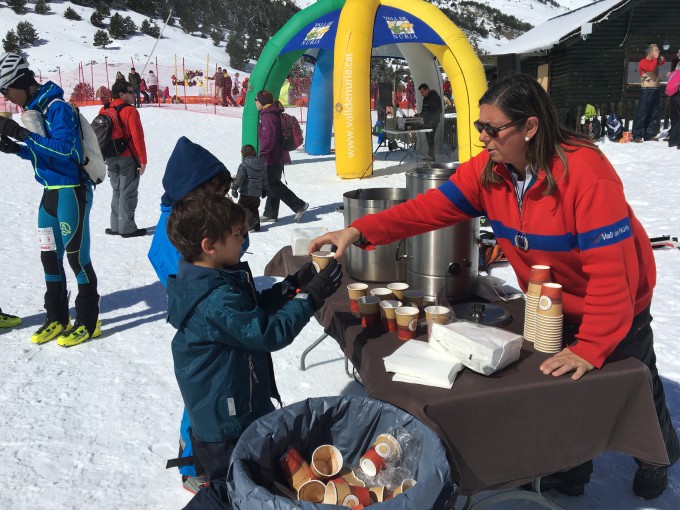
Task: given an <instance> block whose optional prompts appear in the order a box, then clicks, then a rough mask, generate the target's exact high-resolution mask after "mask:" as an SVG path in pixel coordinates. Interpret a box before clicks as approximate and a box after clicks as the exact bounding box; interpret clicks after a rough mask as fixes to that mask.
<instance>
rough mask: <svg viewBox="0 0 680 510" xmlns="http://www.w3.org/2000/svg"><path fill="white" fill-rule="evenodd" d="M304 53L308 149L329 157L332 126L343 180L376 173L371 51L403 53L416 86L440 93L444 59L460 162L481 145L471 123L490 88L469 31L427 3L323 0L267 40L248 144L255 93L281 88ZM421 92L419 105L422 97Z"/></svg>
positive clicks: (245, 133)
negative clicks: (311, 64)
mask: <svg viewBox="0 0 680 510" xmlns="http://www.w3.org/2000/svg"><path fill="white" fill-rule="evenodd" d="M424 20H427V21H424ZM305 53H306V54H308V55H310V56H312V57H314V58H315V59H316V68H315V71H314V76H313V78H312V88H311V91H310V98H309V114H308V119H307V122H308V126H307V140H306V144H305V147H306V150H307V152H308V153H310V154H328V153H329V152H330V138H331V131H332V129H333V123H334V124H335V153H336V171H337V174H338V175H339V176H340V177H343V178H348V179H350V178H358V177H365V176H367V175H370V174H371V173H372V171H373V150H372V138H371V127H372V126H371V110H370V59H371V57H372V56H374V57H379V56H383V57H390V56H400V57H402V58H405V59H406V61H407V63H408V65H409V67H410V69H411V75H412V77H413V80H414V83H415V85H416V87H417V86H418V85H419V84H420V83H428V84H429V85H430V87H431V88H432V89H434V90H441V74H440V72H439V64H441V67H442V68H443V69H444V71H445V72H446V74H447V75H448V77H449V79H450V80H451V87H452V92H453V95H454V98H455V101H456V112H457V117H458V122H457V125H458V147H459V149H458V150H459V153H458V155H459V160H460V161H461V162H462V161H467V160H468V159H469V158H470V157H471V156H474V155H475V154H477V153H478V152H479V151H480V150H481V148H482V147H481V145H480V144H479V143H477V136H476V132H475V131H474V128H473V125H472V123H473V122H474V121H475V120H476V119H477V117H478V114H479V107H478V104H477V101H478V99H479V98H480V97H481V95H482V94H483V93H484V91H485V90H486V77H485V75H484V69H483V68H482V64H481V62H480V60H479V59H478V58H477V56H476V55H475V52H474V50H473V48H472V46H471V45H470V43H469V42H468V40H467V38H466V36H465V34H464V33H463V32H462V31H461V30H460V29H459V28H458V27H456V26H455V25H454V24H453V23H452V22H451V21H450V20H449V19H448V18H447V17H446V16H445V15H444V13H442V12H441V11H440V10H439V9H438V8H437V7H435V6H434V5H432V4H429V3H427V2H425V1H423V0H319V1H318V2H316V3H315V4H312V5H310V6H309V7H307V8H306V9H304V10H302V11H300V12H299V13H297V14H296V15H295V16H293V17H292V18H291V19H290V20H289V21H288V22H287V23H286V24H285V25H284V26H283V28H281V30H279V32H277V33H276V34H275V35H274V36H273V37H272V38H271V39H270V40H269V42H268V43H267V45H266V46H265V48H264V50H263V51H262V54H261V55H260V59H259V60H258V63H257V66H256V67H255V69H254V70H253V72H252V74H251V77H250V84H249V88H248V95H247V97H246V104H245V109H244V112H243V130H242V139H243V143H244V144H246V143H248V144H251V145H254V146H256V147H257V122H258V112H257V109H256V107H255V100H254V97H255V94H256V93H257V92H258V91H259V90H261V89H267V90H270V91H279V90H280V89H281V86H282V84H283V82H284V81H285V79H286V76H287V75H288V73H289V72H290V69H291V66H292V65H293V63H294V62H295V61H296V60H297V59H298V58H299V57H300V56H302V55H303V54H305ZM331 83H332V87H331V86H330V84H331ZM416 97H417V99H418V108H420V105H421V103H422V98H421V97H420V95H419V94H416ZM438 131H439V132H441V131H442V130H441V129H440V130H438Z"/></svg>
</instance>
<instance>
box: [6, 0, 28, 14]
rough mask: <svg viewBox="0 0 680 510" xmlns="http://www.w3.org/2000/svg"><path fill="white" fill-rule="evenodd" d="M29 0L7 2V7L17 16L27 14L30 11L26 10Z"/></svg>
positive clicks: (10, 0)
mask: <svg viewBox="0 0 680 510" xmlns="http://www.w3.org/2000/svg"><path fill="white" fill-rule="evenodd" d="M26 3H27V0H7V7H9V8H10V9H12V10H13V11H14V12H16V13H17V14H26V13H27V12H28V9H26Z"/></svg>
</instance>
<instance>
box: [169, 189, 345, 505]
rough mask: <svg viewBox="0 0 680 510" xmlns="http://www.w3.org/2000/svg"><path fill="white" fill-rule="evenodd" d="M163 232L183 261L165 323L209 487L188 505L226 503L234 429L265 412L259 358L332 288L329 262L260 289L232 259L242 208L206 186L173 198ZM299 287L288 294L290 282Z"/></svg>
mask: <svg viewBox="0 0 680 510" xmlns="http://www.w3.org/2000/svg"><path fill="white" fill-rule="evenodd" d="M167 229H168V238H169V239H170V241H171V242H172V244H173V245H174V246H175V247H176V248H177V249H178V250H179V252H180V253H181V255H182V259H181V260H180V262H179V266H178V271H177V275H176V276H174V275H171V276H170V277H169V278H168V321H169V322H170V323H171V324H172V325H173V326H174V327H175V328H177V333H176V334H175V337H174V338H173V340H172V355H173V360H174V366H175V376H176V377H177V383H178V385H179V388H180V391H181V393H182V398H183V399H184V404H185V406H186V409H187V413H188V415H189V419H190V421H191V426H192V443H193V449H194V455H196V456H197V457H198V459H199V461H200V462H201V464H202V465H203V466H204V467H205V469H206V472H207V474H208V478H209V481H210V483H209V485H208V486H207V487H204V488H203V489H201V490H200V491H199V492H198V493H197V495H196V496H195V497H194V499H193V500H192V502H191V503H190V504H189V506H188V507H187V508H201V509H205V508H212V506H210V505H211V504H212V505H215V506H217V504H218V503H219V502H226V501H228V499H227V494H226V475H227V470H228V467H229V461H230V458H231V453H232V451H233V448H234V446H235V445H236V441H237V440H238V438H239V436H240V435H241V433H242V432H243V431H244V430H245V429H246V427H248V425H250V424H251V423H252V422H253V421H254V420H256V419H257V418H260V417H261V416H264V415H265V414H267V413H269V412H270V411H272V410H274V406H273V404H272V402H271V396H272V395H271V391H270V379H269V378H270V372H269V366H268V362H267V355H268V353H270V352H273V351H277V350H279V349H282V348H284V347H285V346H287V345H289V344H290V343H291V342H292V341H293V340H294V338H295V337H296V336H297V335H298V334H299V333H300V331H301V330H302V328H303V327H304V326H305V325H306V324H307V322H308V321H309V319H310V317H311V316H312V315H313V314H314V312H315V311H316V310H318V309H319V308H321V306H322V305H323V303H324V301H325V300H326V298H327V297H328V296H330V295H332V294H333V293H334V292H335V291H336V290H337V289H338V287H339V286H340V282H341V280H342V268H341V266H340V265H339V264H338V263H337V261H335V260H333V261H332V262H331V264H329V265H328V266H327V267H326V268H325V269H324V270H323V271H321V272H319V273H315V272H314V271H313V270H312V269H311V264H308V265H306V266H305V267H303V269H301V270H300V271H299V272H298V273H296V275H293V276H289V277H288V278H286V279H285V280H284V281H283V282H281V283H278V284H275V285H274V286H273V287H272V288H271V289H268V290H266V291H263V292H262V293H259V292H257V291H256V290H255V287H254V285H253V282H252V279H251V277H250V274H249V273H248V272H247V271H243V270H240V269H238V268H235V267H234V266H236V265H237V264H238V263H239V257H240V254H241V247H242V244H243V240H244V237H243V236H244V235H245V234H246V233H247V230H248V228H247V224H246V213H245V210H244V209H243V208H242V207H241V206H239V205H238V204H234V203H233V202H232V201H231V200H229V199H228V198H226V197H222V196H219V195H217V194H214V193H212V194H211V193H205V192H202V191H194V192H191V193H189V194H188V195H186V196H185V197H184V198H183V199H181V200H179V201H178V202H177V203H175V205H174V207H173V209H172V213H171V214H170V217H169V218H168V222H167ZM297 288H300V289H301V290H300V292H297V293H296V289H297Z"/></svg>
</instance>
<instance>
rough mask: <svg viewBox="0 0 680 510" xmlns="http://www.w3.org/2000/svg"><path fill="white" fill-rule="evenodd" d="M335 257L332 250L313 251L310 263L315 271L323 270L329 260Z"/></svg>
mask: <svg viewBox="0 0 680 510" xmlns="http://www.w3.org/2000/svg"><path fill="white" fill-rule="evenodd" d="M333 258H335V253H334V252H332V251H315V252H313V253H312V265H313V266H314V269H316V272H317V273H320V272H321V271H323V270H324V269H325V268H326V266H327V265H328V264H330V263H331V260H332V259H333Z"/></svg>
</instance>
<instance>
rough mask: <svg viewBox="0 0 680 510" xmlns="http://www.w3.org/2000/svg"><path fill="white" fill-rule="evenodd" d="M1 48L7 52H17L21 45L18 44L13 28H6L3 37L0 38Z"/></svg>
mask: <svg viewBox="0 0 680 510" xmlns="http://www.w3.org/2000/svg"><path fill="white" fill-rule="evenodd" d="M2 48H3V49H4V50H5V51H7V52H10V51H11V52H13V53H19V52H20V51H21V46H19V38H18V37H17V34H16V32H15V31H14V30H8V31H7V34H5V38H4V39H3V40H2Z"/></svg>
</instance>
